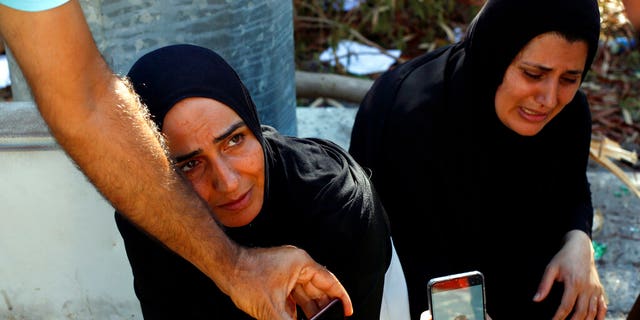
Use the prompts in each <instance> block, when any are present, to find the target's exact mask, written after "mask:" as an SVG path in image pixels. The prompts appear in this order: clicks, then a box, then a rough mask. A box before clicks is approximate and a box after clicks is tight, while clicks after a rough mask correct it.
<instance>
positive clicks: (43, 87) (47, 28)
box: [0, 1, 241, 290]
mask: <svg viewBox="0 0 640 320" xmlns="http://www.w3.org/2000/svg"><path fill="white" fill-rule="evenodd" d="M0 21H1V22H2V23H0V28H1V29H0V31H1V33H2V36H3V37H4V39H5V41H6V44H7V45H8V47H9V48H10V50H11V51H12V53H13V55H14V57H15V59H16V61H17V63H18V65H19V66H20V68H21V70H22V72H23V74H24V76H25V79H26V80H27V82H28V84H29V86H30V88H31V92H32V95H33V97H34V99H35V102H36V104H37V106H38V109H39V110H40V114H41V115H42V117H43V119H44V120H45V122H46V123H47V125H48V126H49V128H50V131H51V133H52V134H53V135H54V137H55V138H56V140H57V141H58V143H59V144H60V145H61V146H62V148H63V149H64V150H65V151H66V152H67V154H68V155H69V156H70V157H71V158H72V159H73V161H74V162H75V163H76V164H77V165H78V167H79V168H80V169H81V170H82V171H83V173H84V174H85V175H86V176H87V177H88V178H89V180H90V181H91V182H92V183H93V184H94V185H95V186H96V188H97V189H98V191H99V192H100V193H101V194H102V195H103V196H104V197H105V198H106V199H107V200H108V201H109V202H110V203H111V204H112V205H113V206H114V207H115V208H116V209H117V210H119V211H120V212H122V213H123V214H124V215H125V216H126V217H127V218H128V219H130V220H131V221H132V222H133V223H135V224H136V225H138V226H140V227H141V228H142V229H143V230H145V231H146V232H147V233H149V234H150V235H152V236H153V237H155V238H157V239H158V240H160V241H161V242H163V243H164V244H165V245H166V246H167V247H169V248H170V249H172V250H173V251H175V252H176V253H178V254H180V255H181V256H183V257H184V258H185V259H187V260H189V261H191V262H192V263H194V264H195V265H196V266H197V267H199V268H200V269H201V270H202V271H203V272H205V273H206V274H207V275H209V276H210V277H211V278H212V279H213V280H214V281H216V283H217V284H218V285H219V286H221V285H222V289H223V290H224V289H225V288H224V286H225V285H226V283H225V281H226V279H225V278H224V277H222V276H221V275H223V274H225V273H227V272H229V271H231V270H232V269H233V268H234V266H235V263H236V261H235V260H236V259H237V257H238V255H239V253H238V250H241V248H239V247H238V246H237V245H236V244H234V243H233V242H231V241H230V240H229V239H228V238H227V237H226V235H225V234H224V232H223V231H222V230H221V229H220V228H219V227H218V225H217V223H216V221H215V220H214V218H213V216H212V215H211V212H210V211H209V209H208V206H207V205H206V204H204V203H203V202H202V201H201V200H200V199H199V197H198V196H197V194H196V193H195V192H193V191H192V190H191V187H190V185H189V184H188V183H187V182H186V181H185V180H183V179H182V178H181V177H180V176H178V175H177V174H175V173H174V172H173V168H172V166H171V163H170V162H169V160H168V159H167V157H166V156H165V151H164V150H163V147H162V143H161V141H160V140H159V139H158V136H157V130H155V128H154V127H153V126H151V125H150V122H149V121H148V119H147V118H146V115H145V111H144V110H145V109H144V108H142V107H141V105H140V103H139V102H138V99H137V96H136V95H135V94H134V93H133V92H132V91H131V90H130V89H129V87H128V86H127V85H126V84H125V82H123V81H122V80H121V79H119V78H118V77H117V76H115V75H114V74H113V72H112V71H111V70H110V68H109V67H108V66H107V64H106V62H105V61H104V59H103V58H102V57H101V55H100V52H99V51H98V49H97V47H96V46H95V43H94V42H93V38H92V36H91V33H90V30H89V28H88V26H87V24H86V21H85V20H84V16H83V13H82V10H81V7H80V5H79V4H78V2H77V1H71V2H69V3H67V4H64V5H62V6H60V7H56V8H55V9H51V10H46V11H43V12H35V13H31V12H22V11H17V10H12V9H9V8H7V7H3V6H0Z"/></svg>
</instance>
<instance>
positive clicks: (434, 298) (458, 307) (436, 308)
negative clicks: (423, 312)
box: [427, 271, 486, 320]
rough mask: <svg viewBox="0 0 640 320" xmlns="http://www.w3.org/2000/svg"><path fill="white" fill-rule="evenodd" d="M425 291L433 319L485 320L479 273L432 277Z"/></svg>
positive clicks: (482, 281)
mask: <svg viewBox="0 0 640 320" xmlns="http://www.w3.org/2000/svg"><path fill="white" fill-rule="evenodd" d="M427 291H428V299H429V310H430V311H431V316H432V319H433V320H485V315H486V310H485V295H484V276H483V275H482V273H480V272H479V271H471V272H464V273H458V274H453V275H449V276H444V277H438V278H433V279H431V280H429V283H428V285H427Z"/></svg>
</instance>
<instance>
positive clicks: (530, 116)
mask: <svg viewBox="0 0 640 320" xmlns="http://www.w3.org/2000/svg"><path fill="white" fill-rule="evenodd" d="M518 113H519V114H520V116H521V117H523V118H525V119H526V120H528V121H531V122H542V121H544V120H545V119H547V115H548V113H541V112H537V111H534V110H531V109H529V108H525V107H520V108H518Z"/></svg>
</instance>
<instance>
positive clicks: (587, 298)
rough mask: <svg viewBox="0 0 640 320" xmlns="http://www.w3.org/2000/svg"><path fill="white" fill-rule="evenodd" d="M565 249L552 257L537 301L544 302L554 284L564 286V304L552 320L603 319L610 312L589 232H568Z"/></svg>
mask: <svg viewBox="0 0 640 320" xmlns="http://www.w3.org/2000/svg"><path fill="white" fill-rule="evenodd" d="M565 239H566V242H565V244H564V246H563V247H562V249H561V250H560V251H559V252H558V253H557V254H556V255H555V257H553V259H552V260H551V262H550V263H549V265H547V269H546V270H545V273H544V275H543V276H542V281H541V282H540V286H539V287H538V292H537V293H536V295H535V297H534V299H533V300H534V301H536V302H539V301H542V300H544V298H546V296H547V295H548V294H549V291H550V290H551V287H552V285H553V282H554V281H558V282H562V283H564V293H563V295H562V301H561V303H560V306H558V311H557V312H556V314H555V316H554V317H553V320H560V319H565V318H566V317H567V316H568V315H569V313H570V312H571V311H573V316H572V317H571V319H589V320H591V319H598V320H604V317H605V314H606V312H607V304H606V301H605V294H604V287H603V286H602V284H601V283H600V277H599V276H598V271H597V269H596V266H595V260H594V258H593V246H592V244H591V239H590V238H589V237H588V236H587V234H586V233H584V232H582V231H578V230H572V231H570V232H568V233H567V236H566V238H565Z"/></svg>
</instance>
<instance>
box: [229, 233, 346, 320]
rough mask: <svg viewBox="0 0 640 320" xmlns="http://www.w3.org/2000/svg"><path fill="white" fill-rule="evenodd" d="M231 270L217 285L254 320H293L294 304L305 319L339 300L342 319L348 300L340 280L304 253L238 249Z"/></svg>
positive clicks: (283, 249)
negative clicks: (233, 266)
mask: <svg viewBox="0 0 640 320" xmlns="http://www.w3.org/2000/svg"><path fill="white" fill-rule="evenodd" d="M241 250H242V251H241V253H240V254H239V258H238V260H237V261H236V262H235V264H234V265H235V269H234V270H232V271H231V273H230V274H229V277H228V278H227V279H226V280H225V283H224V284H220V283H219V284H218V286H219V287H220V288H221V289H222V290H223V291H224V292H225V293H226V294H228V295H229V296H230V297H231V299H232V300H233V302H234V303H235V304H236V306H237V307H238V308H240V309H242V310H244V311H245V312H247V313H249V314H250V315H251V316H252V317H255V318H257V319H287V320H292V319H295V316H296V306H295V305H296V304H297V305H299V306H300V307H301V308H302V310H303V311H304V313H305V314H306V315H307V316H311V315H314V314H316V313H317V312H318V311H320V309H321V308H322V307H324V306H325V305H326V304H328V303H329V301H331V299H333V298H339V299H340V300H341V301H342V304H343V306H344V312H345V316H349V315H351V314H353V306H352V305H351V299H350V298H349V295H348V294H347V291H346V290H345V289H344V287H343V286H342V284H341V283H340V281H338V279H337V278H336V277H335V276H334V275H333V273H331V272H329V271H328V270H327V269H326V268H324V267H323V266H322V265H320V264H318V263H317V262H315V261H314V260H313V259H312V258H311V257H310V256H309V255H308V254H307V253H306V252H305V251H304V250H301V249H298V248H296V247H293V246H282V247H275V248H257V249H246V248H244V249H241Z"/></svg>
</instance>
